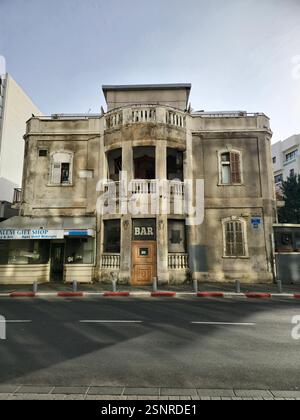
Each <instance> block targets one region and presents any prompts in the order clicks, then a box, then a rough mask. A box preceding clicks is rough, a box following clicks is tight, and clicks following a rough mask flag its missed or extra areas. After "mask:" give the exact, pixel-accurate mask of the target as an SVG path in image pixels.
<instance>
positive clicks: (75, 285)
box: [73, 280, 77, 293]
mask: <svg viewBox="0 0 300 420" xmlns="http://www.w3.org/2000/svg"><path fill="white" fill-rule="evenodd" d="M76 292H77V281H76V280H74V281H73V293H76Z"/></svg>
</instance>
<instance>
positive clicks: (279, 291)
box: [277, 280, 283, 294]
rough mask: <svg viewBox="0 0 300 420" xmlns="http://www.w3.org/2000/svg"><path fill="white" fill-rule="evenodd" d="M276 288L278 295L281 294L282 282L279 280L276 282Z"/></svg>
mask: <svg viewBox="0 0 300 420" xmlns="http://www.w3.org/2000/svg"><path fill="white" fill-rule="evenodd" d="M277 287H278V293H280V294H281V293H282V291H283V288H282V281H281V280H277Z"/></svg>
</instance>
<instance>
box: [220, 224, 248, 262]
mask: <svg viewBox="0 0 300 420" xmlns="http://www.w3.org/2000/svg"><path fill="white" fill-rule="evenodd" d="M223 235H224V256H225V257H231V258H243V257H247V242H246V222H245V220H242V219H235V218H231V219H226V220H224V221H223Z"/></svg>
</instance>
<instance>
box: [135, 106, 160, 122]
mask: <svg viewBox="0 0 300 420" xmlns="http://www.w3.org/2000/svg"><path fill="white" fill-rule="evenodd" d="M155 121H156V109H155V108H143V109H133V110H132V113H131V122H132V123H140V122H142V123H145V122H155Z"/></svg>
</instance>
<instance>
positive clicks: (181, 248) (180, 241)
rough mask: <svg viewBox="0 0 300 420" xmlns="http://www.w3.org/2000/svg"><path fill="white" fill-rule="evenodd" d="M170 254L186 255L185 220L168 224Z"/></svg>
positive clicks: (172, 221)
mask: <svg viewBox="0 0 300 420" xmlns="http://www.w3.org/2000/svg"><path fill="white" fill-rule="evenodd" d="M168 244H169V253H170V254H173V253H178V254H185V253H186V233H185V222H184V221H183V220H169V223H168Z"/></svg>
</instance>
